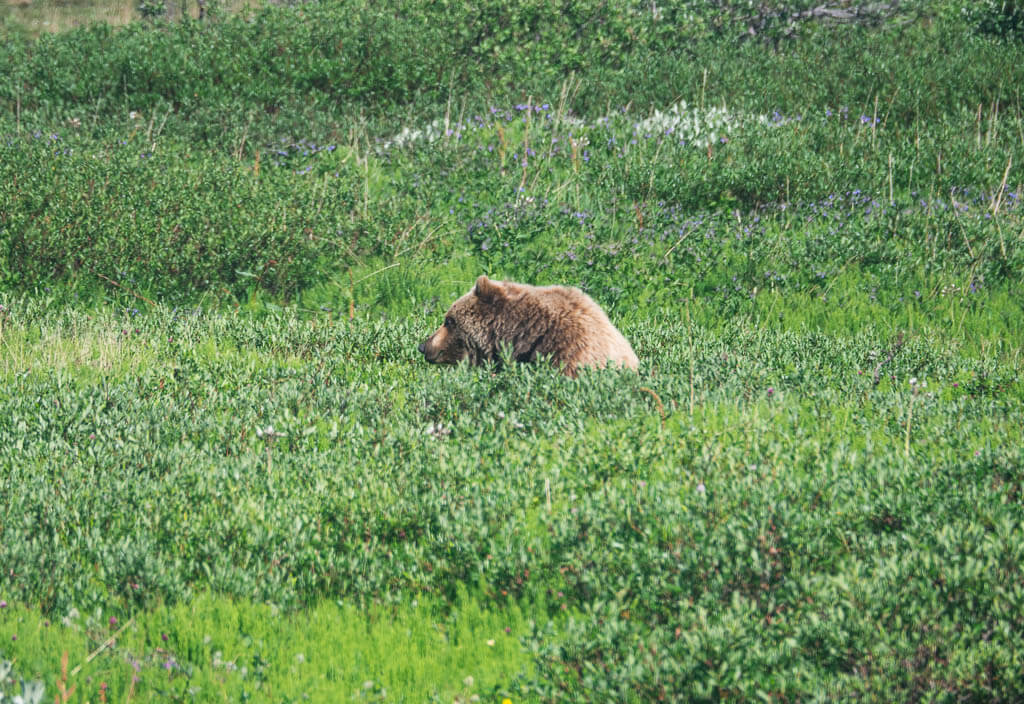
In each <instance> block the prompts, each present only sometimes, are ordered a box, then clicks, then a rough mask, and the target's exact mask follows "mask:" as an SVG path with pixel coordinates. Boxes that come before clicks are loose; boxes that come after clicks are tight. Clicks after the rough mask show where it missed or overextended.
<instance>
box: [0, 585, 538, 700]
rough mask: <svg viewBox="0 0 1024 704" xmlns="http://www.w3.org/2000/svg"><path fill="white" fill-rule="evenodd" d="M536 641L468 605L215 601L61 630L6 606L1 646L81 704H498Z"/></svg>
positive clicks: (78, 618)
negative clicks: (482, 699)
mask: <svg viewBox="0 0 1024 704" xmlns="http://www.w3.org/2000/svg"><path fill="white" fill-rule="evenodd" d="M527 632H529V624H528V623H526V621H525V620H524V618H523V616H522V613H521V612H520V610H519V608H518V607H517V606H515V605H513V606H511V607H510V608H504V609H501V610H500V611H494V610H488V611H485V610H481V608H480V607H479V606H478V605H477V604H476V603H474V602H473V601H471V600H469V599H468V598H467V597H466V595H463V596H462V599H461V601H460V602H459V604H458V605H457V606H455V607H454V608H451V607H449V606H448V605H445V606H444V607H441V606H440V605H439V604H438V603H437V602H436V601H433V600H431V599H430V598H429V597H422V596H421V597H414V598H412V599H411V600H408V601H406V602H405V603H395V604H388V605H369V606H365V607H364V606H360V605H358V604H354V603H344V602H340V601H339V602H338V603H327V602H324V603H321V604H319V605H317V606H316V607H314V608H310V609H308V610H305V611H302V612H298V613H295V612H293V613H286V612H282V611H281V610H280V609H278V608H276V607H274V606H273V605H267V604H259V603H252V602H250V601H248V600H235V599H229V598H225V597H216V596H213V595H211V594H209V593H206V594H200V595H198V596H197V597H196V598H195V599H193V600H192V601H191V602H189V603H188V604H184V603H178V604H176V605H174V606H166V605H159V606H154V607H152V608H149V609H146V610H142V611H138V612H136V613H135V614H133V615H132V616H131V617H130V618H129V619H128V620H126V621H125V620H122V621H118V619H117V617H111V616H109V615H107V614H106V613H104V612H102V611H101V610H99V609H97V610H96V611H95V612H92V613H88V614H81V613H80V612H78V610H77V609H76V610H73V611H71V612H69V614H66V615H64V616H63V617H61V618H59V619H57V618H54V619H53V620H51V619H50V618H44V617H43V616H41V615H40V614H39V613H38V611H34V610H28V609H24V608H22V607H19V606H8V607H6V608H5V609H4V612H3V614H2V616H0V638H2V639H3V641H4V642H5V643H9V644H11V645H12V646H13V647H16V649H17V662H16V666H17V670H18V672H19V673H20V674H21V675H23V676H25V677H26V678H33V679H41V680H42V681H43V682H45V684H46V689H47V691H50V692H57V691H59V687H60V684H59V683H61V682H62V683H63V684H64V686H65V688H66V689H70V688H71V687H75V689H76V693H77V699H73V700H74V701H77V700H82V701H84V700H93V699H95V698H99V697H101V696H105V697H106V700H107V701H124V700H132V699H133V698H138V699H146V700H151V699H155V700H159V701H210V700H211V699H225V698H226V699H227V700H228V701H243V700H246V699H255V700H274V701H289V700H291V701H295V700H313V701H339V700H346V701H347V700H349V699H356V700H362V701H399V702H403V701H423V700H424V699H428V700H434V701H451V700H452V698H453V697H456V696H459V697H464V698H468V697H469V696H472V695H473V694H477V695H478V696H480V695H481V694H483V695H485V696H486V695H492V696H499V695H500V694H501V693H503V692H504V691H505V686H506V683H507V682H509V681H510V680H511V679H513V678H515V677H516V676H517V675H522V674H524V673H526V672H528V670H529V661H528V658H527V656H526V653H525V652H523V651H522V649H521V648H520V646H519V640H518V639H519V638H520V637H521V636H522V635H523V634H524V633H527ZM54 643H59V644H60V646H59V647H58V648H56V649H55V647H54ZM61 649H63V650H61ZM55 651H59V652H60V655H59V658H58V659H57V660H56V661H55V659H54V654H55ZM64 657H66V658H67V661H66V663H67V664H66V665H65V666H64V667H65V668H66V669H63V670H62V669H61V666H60V665H59V663H60V659H62V658H64ZM55 663H56V664H57V666H56V667H55ZM441 673H445V674H443V675H442V674H441ZM459 673H462V674H461V675H460V674H459ZM101 692H102V693H103V694H102V695H101V694H100V693H101Z"/></svg>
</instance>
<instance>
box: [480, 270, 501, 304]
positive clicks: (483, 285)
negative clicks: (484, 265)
mask: <svg viewBox="0 0 1024 704" xmlns="http://www.w3.org/2000/svg"><path fill="white" fill-rule="evenodd" d="M476 295H477V298H479V299H480V300H482V301H483V302H484V303H493V302H494V301H497V300H500V299H501V298H503V297H504V296H505V290H504V289H503V288H502V287H501V282H500V281H491V280H490V279H488V278H487V276H486V275H485V274H481V275H480V277H479V278H478V279H477V280H476Z"/></svg>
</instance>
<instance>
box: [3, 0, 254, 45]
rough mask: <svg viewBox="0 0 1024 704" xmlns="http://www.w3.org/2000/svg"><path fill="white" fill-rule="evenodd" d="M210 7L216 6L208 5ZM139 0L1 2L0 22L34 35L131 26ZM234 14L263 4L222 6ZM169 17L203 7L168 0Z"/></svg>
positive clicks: (246, 1)
mask: <svg viewBox="0 0 1024 704" xmlns="http://www.w3.org/2000/svg"><path fill="white" fill-rule="evenodd" d="M209 4H212V3H208V6H209ZM138 5H139V2H138V0H0V20H6V21H10V22H12V23H13V24H15V25H17V26H20V27H22V28H23V29H24V30H25V31H26V32H28V34H29V35H30V36H34V37H37V36H39V35H40V34H44V33H47V32H51V33H54V32H64V31H67V30H69V29H74V28H75V27H81V26H85V25H89V24H94V23H96V22H106V23H107V24H110V25H113V26H121V25H125V24H128V23H129V22H132V21H134V20H137V19H139V18H140V15H139V12H138ZM221 5H222V7H224V8H226V9H227V10H228V11H230V12H238V11H241V10H243V9H246V8H250V7H256V6H258V5H259V2H258V0H227V1H226V2H223V3H221ZM167 7H168V16H169V17H170V18H172V19H178V18H180V17H181V16H182V15H183V14H188V15H189V16H191V17H193V18H196V17H198V16H199V6H198V4H197V3H196V2H195V0H167Z"/></svg>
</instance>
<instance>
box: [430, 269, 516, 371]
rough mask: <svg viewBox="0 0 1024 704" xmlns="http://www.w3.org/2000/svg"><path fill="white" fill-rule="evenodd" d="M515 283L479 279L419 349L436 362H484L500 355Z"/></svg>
mask: <svg viewBox="0 0 1024 704" xmlns="http://www.w3.org/2000/svg"><path fill="white" fill-rule="evenodd" d="M512 286H514V284H510V283H503V282H501V281H491V280H490V279H488V278H487V277H486V276H480V277H479V278H478V279H477V280H476V285H475V286H473V289H472V290H471V291H470V292H469V293H467V294H466V295H464V296H463V297H462V298H460V299H459V300H457V301H455V303H453V304H452V307H451V308H449V309H448V313H447V314H445V316H444V324H443V325H441V327H439V328H438V329H437V330H436V331H435V332H434V334H433V335H431V336H430V337H428V338H427V339H426V340H424V341H423V342H422V343H421V344H420V346H419V350H420V352H422V353H423V356H424V357H425V358H426V359H427V361H428V362H430V363H432V364H458V363H459V362H461V361H462V360H466V361H468V362H469V363H470V364H482V363H483V362H486V361H488V360H493V359H495V358H496V357H497V355H498V345H499V340H500V339H501V332H502V331H501V327H502V326H501V324H500V321H501V320H502V317H503V316H502V315H501V310H502V308H503V307H504V305H505V304H506V303H507V302H508V299H509V295H510V294H511V293H512V290H511V288H510V287H512Z"/></svg>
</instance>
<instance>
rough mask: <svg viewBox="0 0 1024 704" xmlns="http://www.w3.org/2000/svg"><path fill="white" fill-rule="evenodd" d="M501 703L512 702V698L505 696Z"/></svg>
mask: <svg viewBox="0 0 1024 704" xmlns="http://www.w3.org/2000/svg"><path fill="white" fill-rule="evenodd" d="M501 704H512V700H511V699H509V698H508V697H505V698H504V699H502V700H501Z"/></svg>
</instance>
